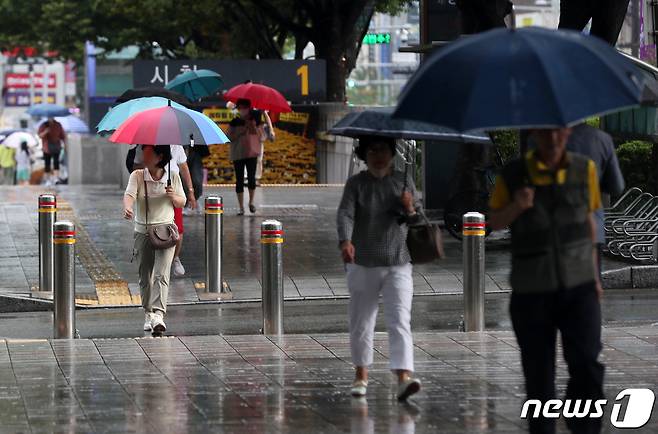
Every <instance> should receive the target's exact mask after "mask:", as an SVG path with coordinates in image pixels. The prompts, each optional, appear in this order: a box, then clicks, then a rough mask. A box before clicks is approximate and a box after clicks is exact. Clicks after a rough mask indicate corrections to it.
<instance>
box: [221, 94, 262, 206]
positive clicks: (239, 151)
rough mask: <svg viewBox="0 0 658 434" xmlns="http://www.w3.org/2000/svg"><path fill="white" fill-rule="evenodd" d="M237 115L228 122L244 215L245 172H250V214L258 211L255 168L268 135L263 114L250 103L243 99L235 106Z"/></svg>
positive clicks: (240, 203)
mask: <svg viewBox="0 0 658 434" xmlns="http://www.w3.org/2000/svg"><path fill="white" fill-rule="evenodd" d="M235 106H236V108H237V110H238V116H237V117H236V118H234V119H233V120H231V122H230V123H229V129H228V134H227V135H228V137H229V139H230V140H231V147H230V156H229V158H230V159H231V161H232V162H233V167H234V169H235V193H236V194H237V196H238V205H239V207H240V210H239V211H238V215H244V171H245V169H247V188H248V189H249V211H250V212H251V213H252V214H253V213H255V212H256V206H255V205H254V198H255V196H256V167H257V165H258V155H259V154H260V149H261V144H262V142H263V141H264V139H263V137H264V136H265V131H264V126H263V121H262V118H261V113H260V112H259V111H257V110H253V109H252V108H251V101H249V100H248V99H240V100H238V101H237V103H236V105H235Z"/></svg>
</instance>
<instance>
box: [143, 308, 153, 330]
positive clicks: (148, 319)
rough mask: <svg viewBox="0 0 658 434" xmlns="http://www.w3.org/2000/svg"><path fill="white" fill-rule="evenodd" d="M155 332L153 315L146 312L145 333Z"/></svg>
mask: <svg viewBox="0 0 658 434" xmlns="http://www.w3.org/2000/svg"><path fill="white" fill-rule="evenodd" d="M152 330H153V313H152V312H146V313H145V314H144V331H145V332H150V331H152Z"/></svg>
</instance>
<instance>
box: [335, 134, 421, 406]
mask: <svg viewBox="0 0 658 434" xmlns="http://www.w3.org/2000/svg"><path fill="white" fill-rule="evenodd" d="M356 154H357V156H358V157H359V158H360V159H362V160H364V161H365V162H366V165H367V167H368V170H365V171H362V172H361V173H359V174H357V175H354V176H352V177H351V178H350V179H348V180H347V183H346V184H345V190H344V191H343V197H342V199H341V201H340V205H339V207H338V213H337V226H338V239H339V240H340V249H341V253H342V258H343V262H344V263H345V268H346V271H347V286H348V289H349V292H350V302H349V329H350V348H351V353H352V362H353V363H354V365H355V367H356V378H355V380H354V383H353V385H352V389H351V394H352V395H353V396H355V397H360V396H365V394H366V391H367V387H368V367H369V366H370V365H371V364H372V362H373V336H374V332H375V322H376V319H377V311H378V304H379V296H380V294H381V296H382V302H383V304H384V315H385V318H386V326H387V329H388V339H389V346H390V362H389V367H390V369H391V370H392V371H393V372H394V373H395V374H396V375H397V379H398V391H397V397H398V399H400V400H405V399H406V398H408V397H409V396H411V395H413V394H414V393H416V392H418V391H419V390H420V381H418V380H417V379H414V378H412V373H413V371H414V355H413V338H412V335H411V303H412V298H413V279H412V275H411V273H412V266H411V257H410V255H409V250H408V249H407V244H406V237H407V225H406V224H404V222H406V223H413V222H415V221H417V220H418V211H417V210H419V209H420V204H419V203H418V202H417V201H416V199H415V196H416V195H415V187H414V183H413V182H411V181H408V185H409V188H410V190H409V191H405V190H404V186H405V179H404V174H403V173H402V172H399V171H395V170H393V157H394V156H395V141H394V140H393V139H387V138H380V137H361V138H360V139H359V146H358V148H357V149H356ZM401 219H402V220H403V221H404V222H402V223H401Z"/></svg>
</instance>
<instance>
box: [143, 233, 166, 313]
mask: <svg viewBox="0 0 658 434" xmlns="http://www.w3.org/2000/svg"><path fill="white" fill-rule="evenodd" d="M174 250H175V247H170V248H168V249H164V250H155V249H154V248H153V247H152V246H151V242H150V241H149V239H148V235H146V234H142V233H139V232H135V257H136V258H137V265H138V267H139V291H140V293H141V295H142V307H143V308H144V311H146V312H155V311H156V310H157V311H160V312H162V314H163V315H164V314H165V313H166V312H167V296H168V295H169V275H170V273H171V262H172V261H173V260H174Z"/></svg>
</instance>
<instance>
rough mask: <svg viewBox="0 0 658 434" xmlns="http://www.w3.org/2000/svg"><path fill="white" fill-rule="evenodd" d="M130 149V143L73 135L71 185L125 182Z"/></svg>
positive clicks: (69, 161) (70, 154)
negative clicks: (126, 160) (126, 157)
mask: <svg viewBox="0 0 658 434" xmlns="http://www.w3.org/2000/svg"><path fill="white" fill-rule="evenodd" d="M128 148H129V146H128V145H119V144H116V143H110V142H109V141H108V140H107V139H105V138H103V137H98V136H80V135H73V134H71V135H69V144H68V151H69V152H68V170H69V184H73V185H79V184H116V185H117V186H123V185H125V183H126V182H127V175H128V172H127V170H126V165H125V156H126V153H127V152H128ZM124 178H125V179H124Z"/></svg>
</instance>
